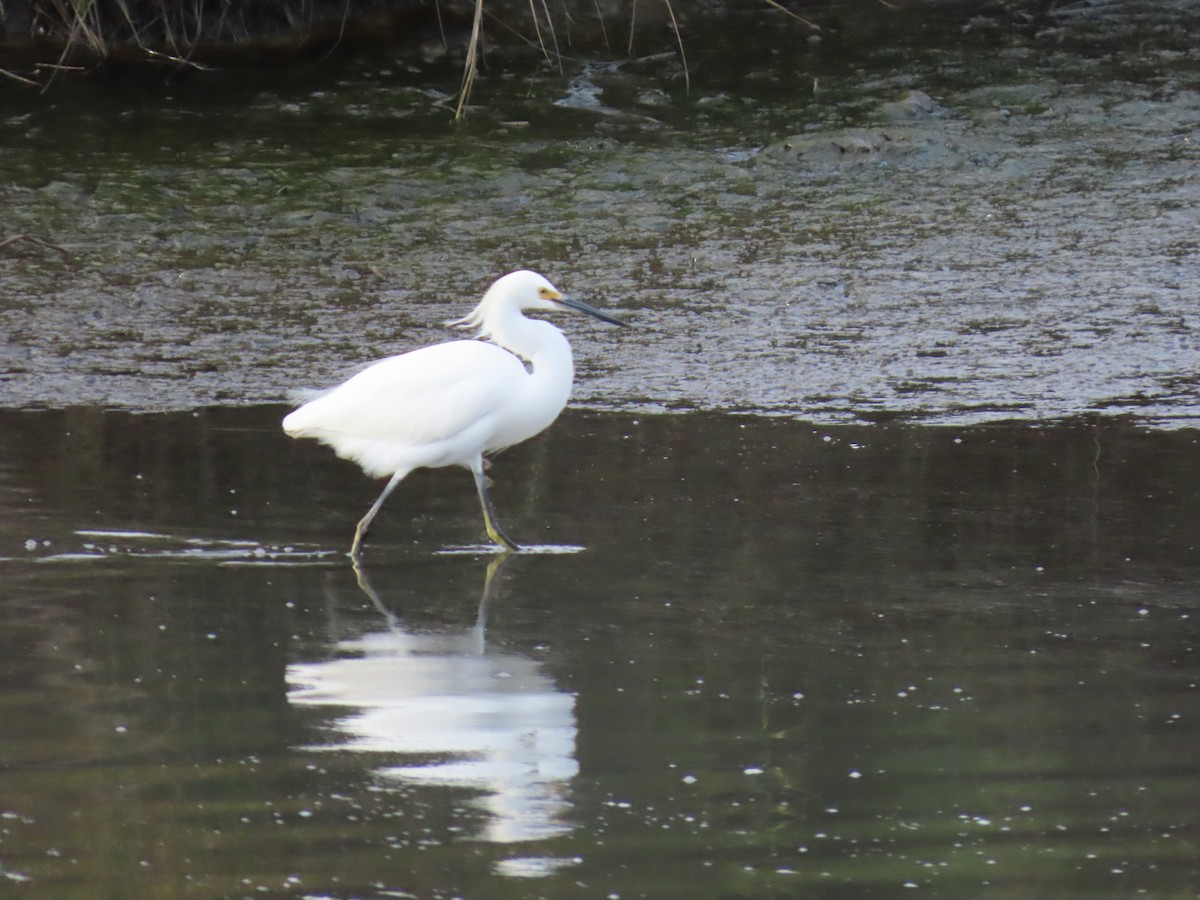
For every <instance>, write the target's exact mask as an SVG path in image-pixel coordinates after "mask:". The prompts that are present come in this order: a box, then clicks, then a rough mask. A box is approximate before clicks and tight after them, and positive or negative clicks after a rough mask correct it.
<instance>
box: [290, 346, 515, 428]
mask: <svg viewBox="0 0 1200 900" xmlns="http://www.w3.org/2000/svg"><path fill="white" fill-rule="evenodd" d="M523 377H527V373H526V372H525V367H524V365H523V364H522V363H521V361H520V360H519V359H517V357H515V356H513V355H512V354H511V353H509V352H508V351H506V350H502V349H501V348H499V347H497V346H495V345H494V344H487V343H484V342H482V341H451V342H449V343H445V344H435V345H434V346H432V347H425V348H422V349H420V350H415V351H413V352H412V353H405V354H403V355H401V356H392V357H389V358H387V359H384V360H380V361H379V362H377V363H375V364H373V365H371V366H368V367H367V368H366V369H364V370H362V371H361V372H359V373H358V374H357V375H355V376H353V377H352V378H350V379H349V380H348V381H346V382H344V383H343V384H341V385H339V386H338V387H335V388H333V389H332V390H331V391H329V392H328V393H326V394H323V395H322V396H320V397H318V398H316V399H315V400H312V401H310V402H309V403H306V404H305V405H304V406H302V407H300V408H299V409H297V410H296V411H295V412H293V413H292V414H291V415H290V416H288V417H287V419H286V420H285V428H287V430H288V432H289V433H291V434H294V435H297V436H310V437H316V438H318V439H327V438H334V437H336V436H342V437H347V438H354V439H356V440H359V441H363V440H365V441H371V440H377V441H384V442H388V443H396V444H404V445H407V446H420V445H427V444H432V443H435V442H439V441H445V440H448V439H450V438H453V437H454V436H455V435H457V434H459V433H461V432H462V431H464V430H465V429H467V428H469V427H471V426H473V425H475V424H477V423H478V422H479V421H480V420H481V419H482V418H484V417H485V416H487V415H489V414H491V413H493V412H495V411H496V410H497V409H499V408H500V407H502V406H503V405H504V402H505V400H506V399H509V398H511V397H512V396H513V395H514V394H515V393H516V392H517V391H518V390H519V387H520V384H519V379H521V378H523Z"/></svg>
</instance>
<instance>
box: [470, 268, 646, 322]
mask: <svg viewBox="0 0 1200 900" xmlns="http://www.w3.org/2000/svg"><path fill="white" fill-rule="evenodd" d="M526 309H544V310H550V311H554V310H563V309H572V310H575V311H576V312H581V313H586V314H587V315H589V316H593V317H594V318H597V319H599V320H600V321H602V322H608V323H609V324H611V325H622V326H624V327H629V326H628V323H626V322H622V321H621V320H620V319H617V318H614V317H613V316H610V315H608V314H607V313H604V312H601V311H600V310H598V309H596V308H595V307H594V306H590V305H589V304H587V303H584V302H583V301H582V300H576V299H575V298H574V297H568V296H567V295H566V294H563V293H562V292H561V291H559V289H558V288H556V287H555V286H554V285H553V284H551V283H550V281H549V279H547V278H546V277H545V276H544V275H539V274H538V273H537V272H531V271H529V270H528V269H521V270H519V271H516V272H509V273H508V274H507V275H505V276H503V277H501V278H498V279H496V281H494V282H493V283H492V286H491V287H490V288H488V289H487V293H485V294H484V295H483V299H482V300H481V301H479V305H478V306H476V307H475V309H473V310H471V312H470V313H469V314H468V315H467V316H465V317H463V318H461V319H458V320H457V321H455V322H451V323H449V324H451V325H457V326H459V327H463V328H479V329H481V330H482V331H483V333H484V335H485V336H486V334H487V333H488V332H490V331H491V330H492V328H491V327H490V324H491V323H492V322H495V321H496V320H498V319H501V318H502V317H504V316H508V315H513V314H516V315H520V313H521V311H522V310H526Z"/></svg>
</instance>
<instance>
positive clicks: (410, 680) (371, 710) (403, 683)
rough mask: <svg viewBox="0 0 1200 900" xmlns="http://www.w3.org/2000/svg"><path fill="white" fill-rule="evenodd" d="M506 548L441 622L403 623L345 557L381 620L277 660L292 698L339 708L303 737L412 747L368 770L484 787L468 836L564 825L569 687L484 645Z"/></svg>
mask: <svg viewBox="0 0 1200 900" xmlns="http://www.w3.org/2000/svg"><path fill="white" fill-rule="evenodd" d="M507 559H508V555H507V554H504V555H501V556H499V557H496V558H494V559H493V560H492V561H491V562H490V564H489V565H488V568H487V575H486V577H485V580H484V587H483V593H482V596H481V598H480V601H479V612H478V615H477V616H476V619H475V623H474V624H473V625H472V626H471V627H470V628H468V629H466V630H465V631H461V632H447V633H441V634H417V633H414V632H412V631H406V630H405V628H404V624H403V621H402V619H401V617H400V616H398V615H397V614H395V613H393V612H391V611H390V610H388V608H387V607H386V606H385V605H384V604H383V602H382V600H381V599H380V595H379V593H378V592H377V591H376V590H375V588H374V586H373V585H372V584H371V581H370V580H369V578H368V577H367V574H366V572H365V571H364V570H363V569H362V568H361V567H359V566H356V567H355V571H356V573H357V575H358V584H359V587H361V588H362V590H363V592H364V593H365V594H366V595H367V596H368V597H369V598H370V599H371V602H372V603H373V604H374V605H375V606H376V607H377V608H378V609H379V610H380V612H381V613H382V614H383V617H384V621H385V623H386V624H385V627H383V628H380V629H379V630H377V631H372V632H369V633H366V634H363V635H361V636H359V637H356V638H353V639H348V640H343V641H339V642H338V644H337V652H338V655H337V657H336V658H335V659H331V660H326V661H322V662H311V663H293V664H291V665H289V666H288V668H287V684H288V699H289V701H290V702H291V703H294V704H297V705H303V706H329V707H332V708H338V709H340V710H343V712H341V713H340V714H339V716H338V718H337V719H336V720H335V721H334V722H333V725H334V728H335V729H336V730H337V731H338V732H340V733H341V734H342V735H344V737H345V740H344V741H343V742H339V743H330V744H326V745H320V746H317V747H309V748H306V749H318V750H338V751H346V750H353V751H359V752H362V753H386V754H388V755H389V756H392V757H394V756H395V755H397V754H413V755H414V756H416V755H419V756H420V757H421V762H420V763H419V764H418V763H414V764H412V765H385V766H379V767H378V768H377V772H378V773H379V774H380V775H382V776H384V777H385V778H389V779H397V780H400V781H403V782H406V783H409V784H413V783H420V784H434V785H438V784H440V785H446V786H453V787H466V788H472V789H477V790H479V791H481V792H483V794H482V796H481V797H480V798H479V800H478V801H477V803H478V805H479V806H480V807H481V808H482V809H483V810H484V811H486V812H487V813H488V814H489V815H488V821H487V824H486V825H485V826H484V827H483V830H482V831H481V833H480V834H479V835H478V837H479V838H480V839H482V840H487V841H493V842H497V843H510V842H515V841H528V840H539V839H543V838H548V837H554V836H557V835H560V834H564V833H566V832H568V831H569V830H570V826H568V825H567V824H565V813H566V812H567V811H568V809H569V800H568V783H569V781H570V779H571V778H572V777H574V776H575V775H576V773H577V772H578V770H579V765H578V763H577V762H576V759H575V735H576V724H575V698H574V696H573V695H572V694H569V693H566V692H564V691H561V690H559V689H558V688H557V687H556V686H555V684H554V682H553V680H552V679H551V678H550V677H549V676H548V675H547V674H545V672H543V671H542V667H541V665H540V664H539V663H538V662H536V661H535V660H532V659H529V658H527V657H525V656H521V655H519V654H516V653H512V652H490V651H489V650H488V649H487V642H486V627H487V613H488V605H489V603H490V602H491V600H492V597H493V595H494V594H495V591H496V586H497V584H498V582H499V577H500V572H501V570H502V569H503V567H504V563H505V562H506V561H507ZM431 756H432V757H437V758H438V759H437V760H435V761H428V760H429V757H431Z"/></svg>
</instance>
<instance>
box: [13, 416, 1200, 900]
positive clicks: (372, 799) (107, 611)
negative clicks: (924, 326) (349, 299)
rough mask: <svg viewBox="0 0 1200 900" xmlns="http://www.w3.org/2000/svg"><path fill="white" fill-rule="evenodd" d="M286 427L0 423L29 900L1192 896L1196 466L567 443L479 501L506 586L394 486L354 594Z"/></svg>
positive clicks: (149, 419) (799, 431) (648, 426)
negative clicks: (516, 545)
mask: <svg viewBox="0 0 1200 900" xmlns="http://www.w3.org/2000/svg"><path fill="white" fill-rule="evenodd" d="M283 412H284V408H283V407H279V406H276V407H260V408H251V409H231V408H212V409H205V410H195V411H186V412H178V413H160V414H131V413H128V412H113V411H105V410H102V409H95V408H93V409H84V408H72V409H68V410H46V411H19V412H16V411H2V412H0V584H2V585H3V587H2V588H0V723H2V724H0V735H2V740H0V761H2V764H0V797H2V798H3V799H2V800H0V816H2V817H3V818H2V819H0V821H2V822H3V824H4V827H3V829H0V861H2V863H3V869H2V870H0V874H2V875H3V876H4V877H5V878H6V879H7V880H8V881H10V882H11V883H12V886H13V887H14V889H15V890H16V891H17V892H18V895H19V896H25V897H30V898H41V897H47V898H49V897H54V898H56V900H62V898H77V897H78V898H91V897H95V896H100V895H112V896H141V895H148V894H153V893H157V894H162V895H166V896H179V895H187V894H189V893H191V894H195V895H198V896H206V897H209V896H211V897H217V896H221V897H228V896H236V897H240V896H259V895H266V896H296V895H299V894H300V893H301V892H303V893H306V894H311V895H319V896H333V897H355V896H366V895H372V894H376V893H384V892H394V893H409V894H415V895H418V896H450V895H454V894H458V895H470V894H472V893H477V894H480V895H486V896H489V897H501V898H507V897H513V898H516V897H529V896H564V897H575V896H578V897H591V896H595V895H596V894H597V893H601V894H604V895H607V894H614V893H615V894H620V895H621V896H631V897H676V896H677V897H703V898H707V897H712V898H718V897H730V896H764V895H771V894H777V895H786V894H790V893H792V892H796V891H799V892H803V893H809V894H814V895H818V896H898V895H905V896H907V895H909V894H910V893H912V892H913V891H914V890H915V889H920V891H921V892H923V893H927V894H930V895H932V896H938V897H947V898H951V897H953V898H962V897H972V896H978V897H995V896H1021V895H1026V894H1029V893H1031V892H1035V893H1036V895H1037V896H1039V897H1047V898H1059V897H1061V898H1064V900H1066V898H1076V897H1080V896H1088V897H1105V898H1107V897H1112V898H1118V897H1120V898H1124V897H1128V896H1131V895H1136V894H1137V893H1139V892H1144V893H1146V894H1148V895H1150V896H1174V895H1183V894H1186V893H1187V891H1189V890H1191V888H1192V886H1194V884H1195V883H1196V879H1197V877H1200V872H1198V871H1197V863H1196V855H1195V853H1194V849H1195V842H1196V838H1197V834H1198V833H1200V830H1198V829H1200V821H1198V819H1197V809H1200V804H1197V802H1196V792H1195V791H1196V788H1195V785H1196V780H1197V779H1196V775H1197V772H1196V768H1197V761H1196V755H1195V746H1196V740H1197V736H1198V725H1197V723H1198V722H1200V692H1198V688H1197V685H1198V684H1200V660H1198V658H1197V653H1198V650H1197V647H1198V645H1200V631H1198V630H1197V619H1196V608H1197V604H1196V599H1197V597H1196V584H1197V576H1198V574H1200V558H1198V557H1197V551H1196V534H1195V529H1194V527H1193V522H1194V510H1195V508H1196V506H1197V503H1198V502H1200V496H1197V492H1198V491H1200V472H1197V471H1196V468H1197V466H1198V465H1200V454H1198V453H1197V452H1196V448H1197V442H1198V441H1200V437H1198V436H1197V434H1196V433H1195V432H1194V431H1189V430H1187V429H1174V430H1147V429H1144V428H1141V427H1137V426H1135V425H1131V424H1128V423H1122V422H1119V421H1114V420H1105V419H1101V418H1098V419H1094V420H1091V421H1076V422H1072V423H1059V424H1055V425H1048V426H1042V427H1038V426H1034V425H1029V424H1016V425H1014V424H1006V425H975V426H961V427H927V426H912V425H901V424H895V423H893V424H875V425H860V426H838V425H834V426H814V425H811V424H807V423H800V422H795V421H791V420H787V419H783V418H776V419H768V418H764V417H737V416H730V415H727V414H707V413H691V414H686V415H645V414H612V413H586V412H578V411H573V412H568V413H567V414H566V415H565V416H564V417H563V418H562V420H560V422H559V423H557V425H556V426H555V427H554V428H552V429H551V430H550V431H548V432H547V433H546V434H545V435H543V436H542V437H540V438H538V439H536V440H535V441H532V442H530V443H529V444H526V445H522V446H521V447H517V448H514V449H512V450H511V451H509V452H507V453H505V454H503V455H502V456H501V457H500V458H499V459H498V460H497V463H496V466H495V467H494V469H493V473H492V474H493V476H494V478H495V481H496V484H495V487H494V489H493V494H494V499H495V502H496V504H497V506H498V508H499V510H500V512H501V514H502V515H503V516H504V520H505V524H506V525H507V526H508V527H509V528H510V530H511V531H512V533H513V535H514V536H515V537H517V538H518V539H520V540H522V541H523V542H525V543H528V544H529V545H530V546H532V547H535V548H537V549H536V550H535V552H533V553H529V554H516V555H514V556H513V557H512V558H511V559H510V560H508V561H507V562H506V563H504V565H503V567H502V568H501V569H500V571H499V572H498V573H497V572H495V571H493V564H494V562H495V557H494V556H493V555H491V554H488V553H484V552H482V551H481V549H480V548H479V546H478V542H479V541H480V540H481V538H482V535H481V533H480V532H481V529H480V523H479V520H478V519H479V516H478V510H477V509H476V501H475V498H474V496H473V489H472V486H471V483H470V476H469V475H468V474H467V473H465V472H424V473H417V474H415V475H414V476H413V477H412V478H411V479H409V480H408V481H406V482H405V484H404V485H403V487H402V489H401V490H400V491H398V493H397V494H396V496H395V497H394V498H393V500H392V501H391V502H390V503H389V505H388V507H387V508H386V509H385V510H384V513H383V514H382V516H381V518H380V520H379V523H378V526H377V530H376V533H375V535H374V537H373V540H372V541H371V543H370V544H369V546H368V548H367V553H366V567H365V572H366V574H367V576H368V578H369V582H368V583H369V584H370V585H371V588H370V592H367V591H366V590H365V589H364V588H363V584H364V582H363V580H362V578H361V577H358V578H356V573H355V572H354V571H353V570H352V569H351V567H350V565H349V564H348V562H347V561H346V559H345V557H344V555H343V554H344V552H345V550H346V548H347V546H348V542H349V537H350V534H351V532H352V530H353V525H354V521H355V520H356V519H357V517H358V516H359V515H360V514H361V512H362V510H363V508H365V506H366V505H367V504H368V503H369V502H370V501H371V499H373V496H374V493H375V490H376V487H377V485H375V484H372V483H371V482H369V481H367V480H366V479H364V478H363V477H362V476H361V474H360V473H359V472H358V471H357V470H356V469H355V468H354V467H353V466H351V465H349V464H346V463H344V462H341V461H338V460H335V459H332V458H331V456H330V455H329V454H327V453H323V452H321V451H320V448H317V447H312V446H309V445H306V444H302V443H297V442H291V441H288V440H287V439H286V438H285V437H284V436H283V435H282V434H281V433H280V432H279V430H278V420H279V418H280V417H281V416H282V414H283ZM545 548H555V549H554V552H549V551H547V550H546V549H545ZM493 576H494V578H495V579H496V580H495V583H494V584H493V583H492V580H493Z"/></svg>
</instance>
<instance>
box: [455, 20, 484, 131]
mask: <svg viewBox="0 0 1200 900" xmlns="http://www.w3.org/2000/svg"><path fill="white" fill-rule="evenodd" d="M482 31H483V0H475V18H474V21H473V22H472V23H471V40H470V41H468V42H467V62H466V65H465V68H464V69H463V80H462V87H461V88H459V91H458V106H456V107H455V109H454V120H455V121H458V120H459V119H461V118H462V116H463V110H464V109H466V106H467V98H468V97H470V96H471V86H472V85H473V84H474V83H475V72H476V71H477V70H478V68H479V34H480V32H482Z"/></svg>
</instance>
